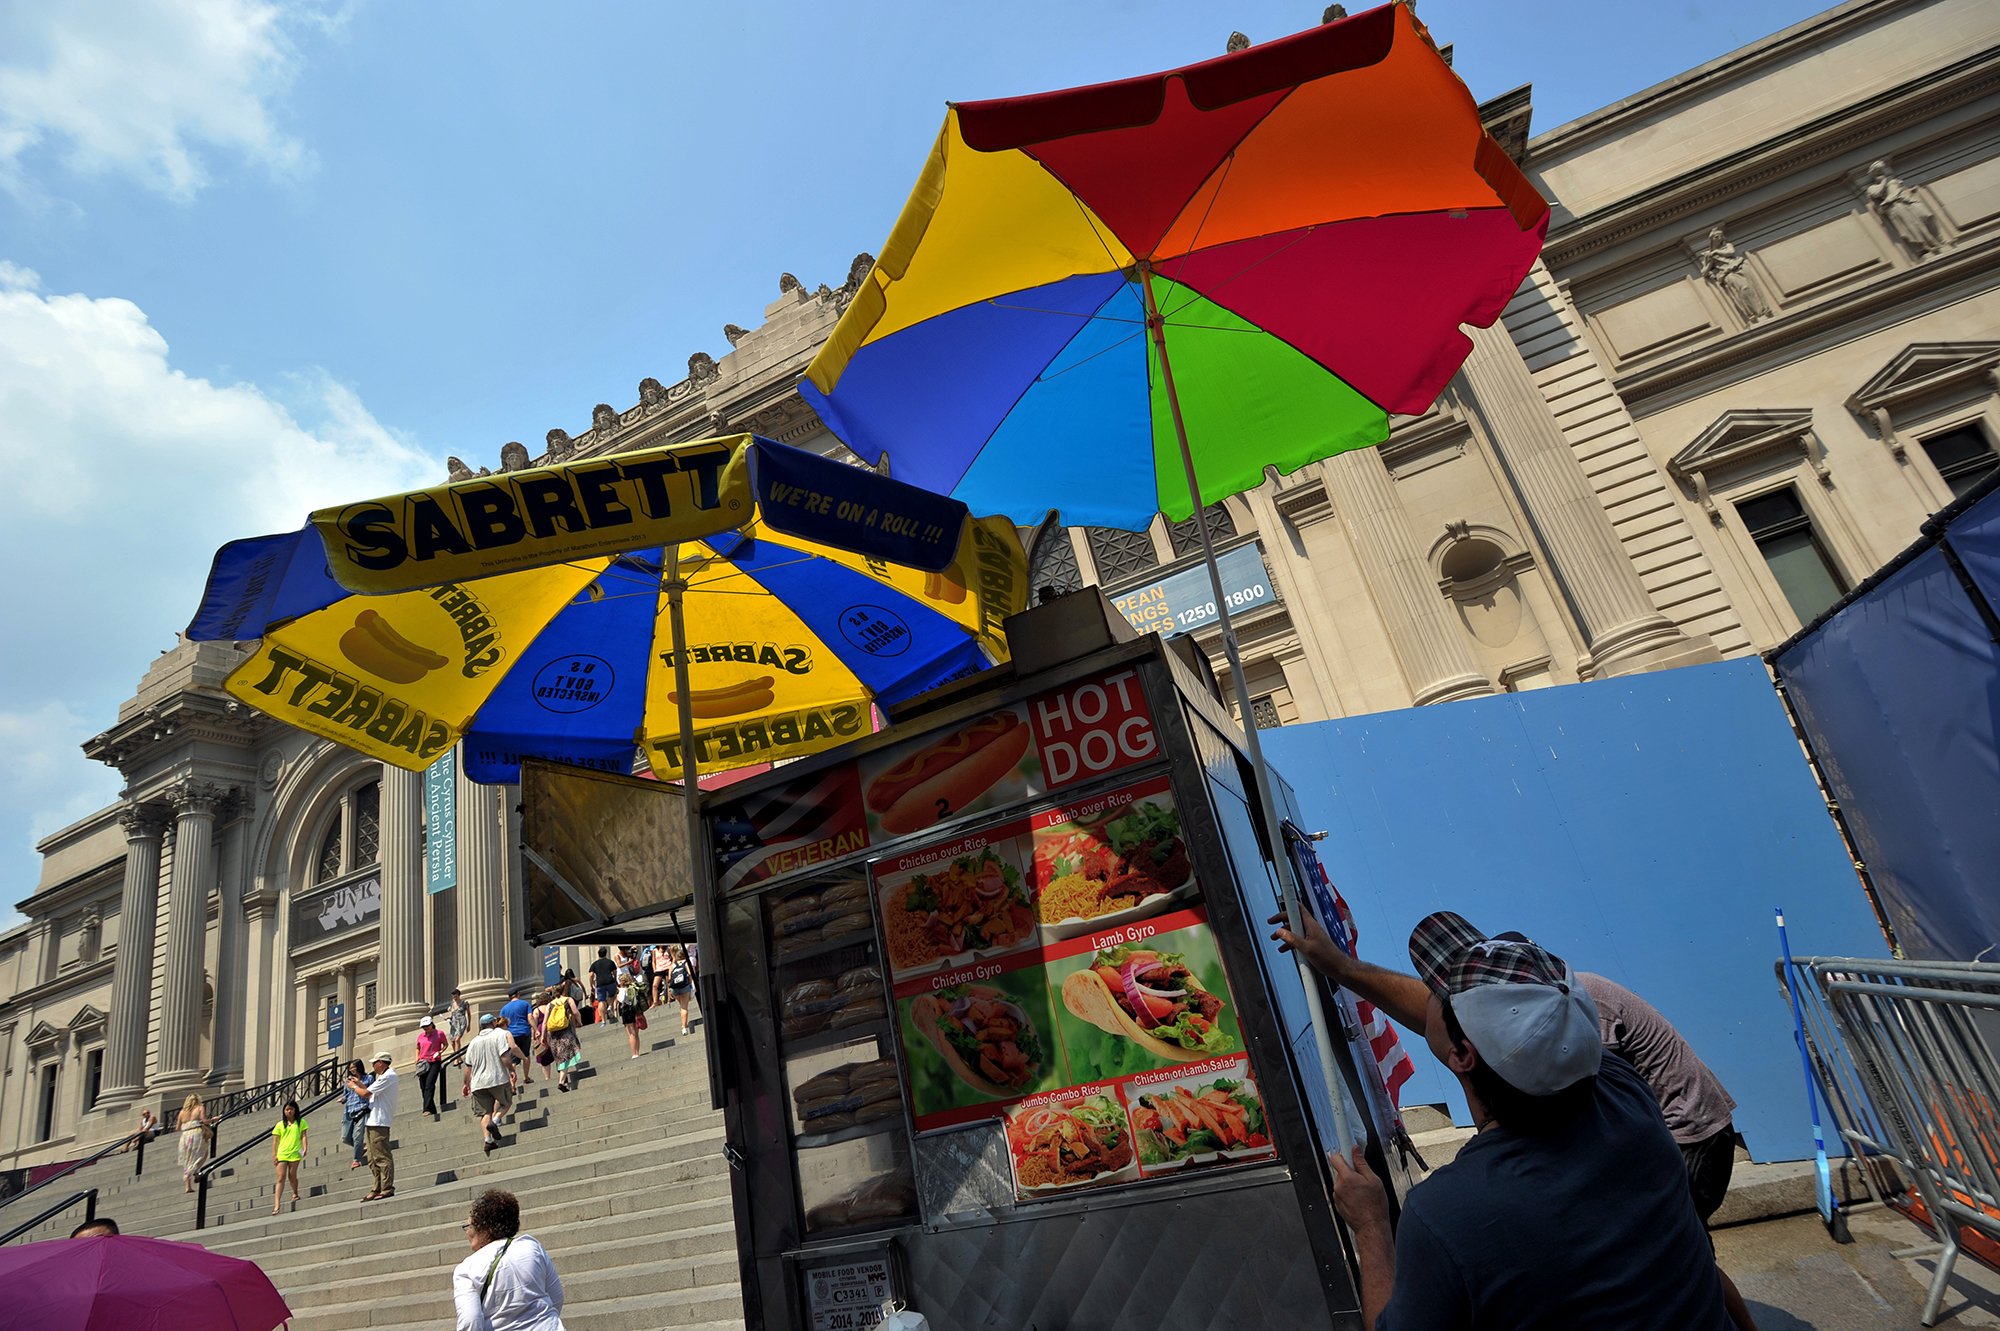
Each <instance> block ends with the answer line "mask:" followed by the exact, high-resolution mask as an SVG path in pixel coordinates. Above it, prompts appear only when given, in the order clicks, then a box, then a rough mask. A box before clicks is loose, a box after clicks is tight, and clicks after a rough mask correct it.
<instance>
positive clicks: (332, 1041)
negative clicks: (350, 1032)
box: [326, 1003, 347, 1050]
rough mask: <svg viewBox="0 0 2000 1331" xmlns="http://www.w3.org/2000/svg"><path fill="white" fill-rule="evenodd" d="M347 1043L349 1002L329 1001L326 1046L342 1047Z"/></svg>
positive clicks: (330, 1047) (332, 1048) (330, 1048)
mask: <svg viewBox="0 0 2000 1331" xmlns="http://www.w3.org/2000/svg"><path fill="white" fill-rule="evenodd" d="M346 1043H347V1004H345V1003H328V1004H327V1005H326V1047H327V1048H328V1049H329V1050H334V1049H338V1048H340V1046H342V1045H344V1044H346Z"/></svg>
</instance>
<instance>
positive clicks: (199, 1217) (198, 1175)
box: [194, 1084, 347, 1229]
mask: <svg viewBox="0 0 2000 1331" xmlns="http://www.w3.org/2000/svg"><path fill="white" fill-rule="evenodd" d="M346 1092H347V1087H346V1085H345V1084H342V1085H340V1086H336V1087H334V1088H333V1089H332V1090H330V1091H328V1092H327V1093H326V1094H324V1095H322V1096H320V1097H319V1098H318V1099H316V1100H314V1101H312V1102H311V1103H309V1104H305V1105H301V1106H300V1107H299V1117H300V1118H301V1119H303V1118H305V1117H306V1116H307V1115H309V1114H311V1113H312V1112H313V1110H315V1109H318V1108H319V1107H320V1106H322V1105H326V1104H331V1103H332V1102H333V1101H335V1100H337V1099H339V1098H340V1097H341V1096H342V1095H344V1094H346ZM293 1098H296V1097H293ZM269 1140H271V1134H270V1133H269V1132H259V1133H257V1134H255V1135H254V1136H250V1137H246V1138H244V1139H243V1141H242V1142H241V1143H240V1144H239V1145H236V1146H233V1147H231V1148H230V1150H229V1153H228V1154H227V1155H218V1156H215V1157H214V1158H213V1159H211V1160H210V1161H209V1162H208V1163H207V1164H205V1165H203V1166H202V1167H201V1168H200V1169H197V1170H196V1171H195V1173H194V1227H195V1228H196V1229H206V1228H208V1189H209V1185H210V1183H211V1182H212V1181H213V1179H214V1175H215V1172H216V1171H217V1170H219V1169H221V1168H222V1167H223V1166H224V1165H226V1164H228V1163H229V1162H230V1161H232V1160H234V1159H235V1158H236V1157H237V1156H239V1155H242V1154H243V1153H244V1152H246V1151H248V1150H249V1149H250V1148H251V1147H253V1146H259V1145H262V1144H263V1143H265V1142H267V1141H269Z"/></svg>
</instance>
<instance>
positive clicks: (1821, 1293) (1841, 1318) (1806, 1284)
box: [1715, 1208, 2000, 1331]
mask: <svg viewBox="0 0 2000 1331" xmlns="http://www.w3.org/2000/svg"><path fill="white" fill-rule="evenodd" d="M1848 1229H1849V1232H1850V1233H1851V1234H1852V1235H1853V1238H1854V1242H1852V1243H1835V1242H1834V1241H1833V1240H1832V1239H1831V1238H1830V1237H1828V1235H1827V1232H1826V1227H1825V1226H1824V1225H1822V1224H1820V1220H1819V1215H1818V1213H1817V1212H1814V1213H1811V1214H1807V1215H1794V1216H1786V1217H1783V1218H1780V1219H1772V1220H1760V1221H1757V1222H1755V1223H1752V1224H1747V1225H1737V1226H1733V1227H1731V1228H1728V1229H1719V1230H1716V1231H1715V1253H1716V1259H1717V1260H1718V1261H1720V1262H1721V1263H1722V1268H1723V1269H1724V1270H1725V1271H1727V1272H1729V1274H1730V1278H1731V1279H1733V1280H1735V1282H1736V1287H1737V1288H1738V1289H1740V1290H1742V1291H1743V1297H1744V1299H1745V1301H1747V1302H1748V1303H1749V1305H1750V1312H1751V1314H1752V1315H1753V1316H1754V1317H1756V1319H1757V1328H1758V1331H1900V1328H1905V1327H1907V1328H1910V1329H1911V1331H1915V1328H1917V1327H1918V1326H1920V1325H1921V1323H1919V1321H1918V1320H1917V1319H1918V1315H1919V1314H1920V1313H1921V1312H1922V1311H1923V1306H1924V1292H1925V1291H1926V1290H1927V1289H1928V1288H1929V1286H1930V1281H1931V1275H1932V1273H1933V1272H1935V1271H1936V1270H1937V1262H1936V1258H1935V1256H1933V1255H1930V1254H1928V1253H1926V1254H1925V1255H1922V1256H1913V1257H1898V1256H1896V1255H1895V1254H1896V1253H1897V1252H1900V1251H1904V1250H1907V1249H1909V1248H1912V1247H1914V1246H1916V1245H1918V1244H1921V1243H1923V1242H1924V1240H1925V1236H1924V1234H1923V1233H1922V1231H1920V1230H1919V1229H1918V1228H1917V1227H1916V1226H1915V1225H1913V1224H1911V1223H1910V1222H1909V1221H1907V1220H1905V1219H1904V1218H1903V1217H1902V1216H1900V1215H1898V1214H1896V1213H1895V1212H1894V1211H1889V1210H1885V1209H1881V1208H1876V1209H1873V1210H1864V1211H1860V1212H1850V1213H1849V1216H1848ZM1936 1325H1937V1326H1938V1327H1939V1328H1941V1329H1942V1331H1958V1329H1959V1328H1972V1327H1991V1326H2000V1276H1996V1275H1995V1274H1994V1273H1993V1272H1992V1271H1989V1270H1987V1269H1986V1268H1985V1267H1984V1266H1981V1265H1980V1264H1979V1263H1977V1262H1975V1261H1973V1260H1972V1259H1971V1258H1969V1257H1965V1256H1961V1257H1960V1258H1959V1259H1958V1263H1957V1264H1956V1265H1955V1266H1953V1267H1952V1277H1951V1284H1950V1286H1949V1287H1948V1288H1947V1290H1946V1291H1945V1297H1944V1303H1943V1305H1942V1306H1941V1307H1940V1308H1939V1309H1938V1320H1937V1323H1936Z"/></svg>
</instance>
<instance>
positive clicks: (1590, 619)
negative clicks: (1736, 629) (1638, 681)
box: [1464, 323, 1722, 675]
mask: <svg viewBox="0 0 2000 1331" xmlns="http://www.w3.org/2000/svg"><path fill="white" fill-rule="evenodd" d="M1467 331H1468V332H1470V333H1471V334H1472V354H1471V355H1470V356H1469V357H1467V358H1466V362H1465V369H1464V374H1465V381H1466V383H1467V384H1468V385H1469V386H1470V387H1471V389H1472V393H1471V397H1472V409H1473V412H1474V413H1475V414H1476V415H1477V416H1478V417H1479V418H1480V420H1481V422H1482V423H1483V424H1484V425H1485V427H1486V437H1487V439H1488V440H1490V441H1491V443H1492V445H1493V449H1494V452H1495V453H1496V454H1497V455H1498V457H1499V459H1500V462H1501V465H1502V467H1503V468H1504V469H1505V471H1506V473H1507V475H1508V478H1509V479H1510V480H1511V481H1512V483H1513V486H1514V489H1515V492H1516V493H1517V495H1518V496H1519V498H1520V502H1521V506H1522V508H1523V509H1524V510H1526V512H1527V515H1528V521H1529V523H1530V524H1531V525H1532V526H1533V528H1534V530H1535V534H1536V535H1537V536H1538V537H1539V538H1540V540H1541V545H1542V549H1543V551H1544V552H1545V553H1546V554H1547V556H1548V560H1549V565H1550V567H1549V572H1550V573H1551V574H1552V575H1553V576H1554V577H1555V580H1556V584H1557V586H1558V587H1560V588H1561V589H1562V593H1563V596H1564V598H1565V599H1566V600H1567V601H1568V603H1569V607H1570V612H1571V613H1572V614H1573V615H1575V617H1576V619H1577V621H1578V624H1579V626H1580V627H1581V628H1582V630H1583V634H1584V638H1585V640H1586V642H1587V643H1588V644H1589V651H1590V663H1589V664H1590V667H1591V668H1590V669H1589V670H1588V671H1586V672H1581V673H1587V674H1596V675H1630V674H1637V673H1639V672H1641V671H1645V670H1658V669H1663V668H1665V667H1668V666H1679V665H1692V664H1694V663H1696V662H1698V661H1719V660H1721V659H1722V656H1721V653H1720V652H1718V651H1717V650H1716V649H1715V646H1714V645H1713V644H1712V643H1710V642H1709V641H1708V639H1706V638H1690V637H1689V636H1688V635H1686V634H1685V633H1682V632H1681V630H1680V628H1679V627H1678V626H1677V625H1675V624H1674V623H1673V622H1672V621H1671V620H1669V619H1668V618H1667V617H1666V616H1665V615H1662V614H1661V613H1660V612H1659V610H1658V609H1657V608H1656V607H1655V606H1654V605H1653V599H1652V597H1651V596H1649V595H1647V593H1646V588H1645V584H1643V583H1642V582H1640V581H1639V571H1638V569H1636V568H1634V567H1633V566H1632V558H1631V556H1630V555H1628V554H1627V553H1626V552H1625V547H1624V545H1623V543H1622V542H1620V541H1619V539H1618V532H1617V530H1616V529H1615V528H1613V527H1612V525H1611V518H1610V515H1609V514H1607V513H1606V512H1605V511H1604V505H1603V504H1602V503H1601V502H1599V500H1598V497H1597V493H1596V491H1594V490H1593V489H1592V488H1591V485H1590V478H1589V477H1588V476H1586V475H1584V473H1583V466H1582V464H1580V463H1579V462H1578V461H1577V460H1576V454H1574V453H1572V452H1571V451H1570V447H1569V441H1568V440H1566V439H1564V438H1563V437H1562V430H1561V428H1560V427H1558V426H1557V424H1556V420H1555V417H1554V416H1553V415H1552V414H1550V412H1549V406H1548V402H1547V401H1546V400H1545V399H1544V398H1543V397H1542V393H1541V389H1540V387H1539V386H1537V385H1536V383H1535V380H1534V376H1533V375H1532V374H1530V373H1529V371H1528V367H1527V364H1526V363H1525V362H1524V361H1523V360H1522V359H1521V353H1520V350H1519V349H1518V348H1517V347H1515V345H1514V340H1513V339H1512V338H1511V337H1509V336H1508V335H1507V330H1506V328H1505V327H1504V326H1503V325H1501V324H1499V323H1495V324H1494V326H1493V327H1491V328H1474V329H1468V330H1467Z"/></svg>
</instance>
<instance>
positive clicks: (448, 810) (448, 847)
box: [424, 749, 458, 892]
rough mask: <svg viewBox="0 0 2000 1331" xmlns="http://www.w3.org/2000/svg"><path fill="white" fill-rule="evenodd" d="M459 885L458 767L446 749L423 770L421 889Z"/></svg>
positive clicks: (437, 888)
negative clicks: (422, 871) (422, 865)
mask: <svg viewBox="0 0 2000 1331" xmlns="http://www.w3.org/2000/svg"><path fill="white" fill-rule="evenodd" d="M457 882H458V764H457V761H456V756H455V754H454V753H453V752H452V751H451V750H449V749H447V750H446V751H445V752H444V754H443V755H442V756H441V757H439V758H438V760H437V761H436V762H434V763H432V764H431V765H430V766H429V767H426V768H425V769H424V890H425V891H426V892H443V891H446V890H447V889H449V888H450V887H452V886H453V885H454V884H455V883H457Z"/></svg>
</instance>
